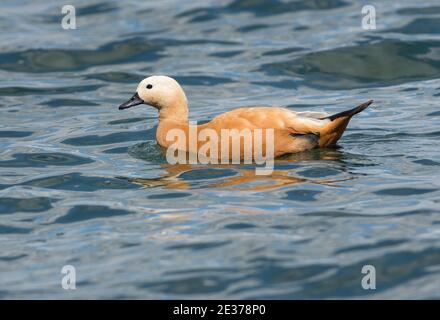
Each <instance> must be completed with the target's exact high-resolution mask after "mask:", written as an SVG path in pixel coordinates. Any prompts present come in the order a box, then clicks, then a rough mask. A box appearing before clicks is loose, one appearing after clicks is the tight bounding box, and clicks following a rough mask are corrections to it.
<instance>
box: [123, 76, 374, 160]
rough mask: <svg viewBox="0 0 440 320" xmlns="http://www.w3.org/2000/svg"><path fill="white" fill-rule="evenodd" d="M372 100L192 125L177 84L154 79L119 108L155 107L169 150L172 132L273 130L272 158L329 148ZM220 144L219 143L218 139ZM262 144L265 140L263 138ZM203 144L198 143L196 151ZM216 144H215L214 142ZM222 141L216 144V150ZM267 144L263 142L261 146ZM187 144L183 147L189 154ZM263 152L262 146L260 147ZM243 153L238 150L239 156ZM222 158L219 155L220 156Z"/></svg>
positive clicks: (241, 114)
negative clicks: (332, 110)
mask: <svg viewBox="0 0 440 320" xmlns="http://www.w3.org/2000/svg"><path fill="white" fill-rule="evenodd" d="M372 102H373V100H369V101H367V102H365V103H362V104H361V105H359V106H357V107H355V108H353V109H350V110H346V111H343V112H340V113H337V114H333V115H329V114H327V113H325V112H312V111H307V112H294V111H292V110H289V109H286V108H282V107H263V106H261V107H260V106H256V107H246V108H238V109H234V110H232V111H228V112H225V113H223V114H221V115H219V116H217V117H215V118H214V119H213V120H211V121H210V122H208V123H205V124H202V125H192V124H190V123H189V121H188V100H187V98H186V96H185V92H184V91H183V89H182V87H181V86H180V85H179V83H178V82H177V81H176V80H174V79H173V78H171V77H167V76H162V75H155V76H151V77H148V78H145V79H144V80H142V81H141V82H140V83H139V85H138V87H137V90H136V93H135V94H134V95H133V97H132V98H131V99H130V100H128V101H127V102H125V103H123V104H121V105H120V106H119V110H124V109H128V108H131V107H134V106H137V105H141V104H147V105H150V106H153V107H155V108H156V109H157V110H158V113H159V125H158V127H157V131H156V140H157V143H158V144H159V145H160V146H162V147H164V148H168V147H170V146H171V145H173V143H174V141H173V140H170V139H168V138H169V137H167V134H168V133H169V132H170V130H172V129H180V130H182V131H183V132H184V133H185V134H187V136H189V135H190V131H191V129H195V130H197V131H198V132H199V131H200V130H203V129H211V132H212V131H213V132H215V133H217V134H218V136H219V137H220V136H221V133H220V131H221V130H222V129H237V130H243V129H249V130H250V131H252V132H253V131H255V130H256V129H261V130H267V129H273V138H274V139H273V154H274V156H275V157H277V156H281V155H283V154H288V153H295V152H301V151H305V150H309V149H313V148H325V147H331V146H334V145H335V144H336V142H337V141H338V140H339V138H341V136H342V134H343V133H344V131H345V129H346V127H347V124H348V123H349V121H350V119H351V117H352V116H354V115H355V114H357V113H359V112H361V111H363V110H364V109H365V108H367V107H368V106H369V105H370V104H371V103H372ZM220 140H221V139H220ZM263 140H264V137H263ZM203 143H204V142H203V141H197V142H196V146H197V148H198V150H199V148H201V146H202V145H203ZM216 143H217V142H216ZM221 143H222V142H221V141H218V146H219V149H220V148H221ZM264 144H266V140H264V141H263V145H264ZM189 145H190V142H189V140H187V141H186V144H185V145H184V146H183V147H182V148H183V149H184V150H183V151H188V150H189ZM263 148H264V146H263ZM245 152H246V151H245V150H244V149H243V145H242V146H241V150H240V154H241V156H243V154H244V153H245ZM219 154H221V153H219Z"/></svg>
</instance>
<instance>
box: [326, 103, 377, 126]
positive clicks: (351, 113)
mask: <svg viewBox="0 0 440 320" xmlns="http://www.w3.org/2000/svg"><path fill="white" fill-rule="evenodd" d="M372 103H373V100H369V101H367V102H364V103H362V104H361V105H359V106H357V107H356V108H353V109H350V110H346V111H342V112H339V113H336V114H334V115H331V116H330V117H327V118H324V119H330V120H331V121H333V120H335V119H338V118H341V117H352V116H354V115H355V114H357V113H359V112H361V111H363V110H364V109H366V108H367V107H368V106H369V105H370V104H372Z"/></svg>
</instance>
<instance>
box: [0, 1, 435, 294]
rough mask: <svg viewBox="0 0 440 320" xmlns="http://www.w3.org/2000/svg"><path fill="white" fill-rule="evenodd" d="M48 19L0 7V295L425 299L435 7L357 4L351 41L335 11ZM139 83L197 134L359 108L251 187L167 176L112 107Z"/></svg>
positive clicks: (216, 177) (178, 6) (225, 179)
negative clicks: (70, 276)
mask: <svg viewBox="0 0 440 320" xmlns="http://www.w3.org/2000/svg"><path fill="white" fill-rule="evenodd" d="M63 4H64V3H62V4H61V3H60V2H59V1H57V0H53V1H40V2H34V1H25V2H20V3H16V2H14V1H6V2H5V1H3V2H2V3H1V4H0V26H1V27H2V28H3V29H4V30H6V31H7V32H2V33H1V34H0V39H1V43H2V47H1V49H0V79H1V80H0V241H1V244H2V250H1V252H0V298H116V297H117V298H156V299H158V298H165V299H170V298H180V299H182V298H183V299H185V298H302V299H304V298H338V297H342V298H359V297H362V298H439V297H440V294H439V290H438V288H439V286H440V283H439V279H440V277H439V268H438V264H439V262H440V258H439V257H440V255H439V246H438V237H439V227H440V218H439V209H438V207H439V203H440V200H439V195H440V190H439V189H440V188H439V179H438V175H439V170H438V168H439V166H440V153H439V148H438V138H439V135H440V131H439V129H438V128H439V121H440V118H439V116H440V113H439V109H438V105H439V104H438V99H439V96H440V79H439V78H440V45H439V44H440V24H439V23H438V22H439V19H440V7H439V5H438V1H435V0H428V1H424V2H423V3H419V2H417V1H411V0H405V1H399V4H398V5H397V4H395V3H394V2H392V1H388V2H387V1H385V2H384V1H372V2H371V1H370V2H369V4H372V5H374V6H375V7H376V10H377V15H378V17H377V29H376V30H368V31H366V30H363V29H362V28H361V17H362V15H361V8H362V5H361V4H359V3H358V2H356V1H351V0H343V1H341V0H319V1H318V0H310V1H308V0H307V1H297V0H283V1H281V0H279V1H278V0H277V1H266V0H226V1H220V2H219V1H211V0H209V1H205V0H203V1H202V0H194V1H185V2H184V1H177V0H170V1H156V2H154V1H134V0H128V1H126V2H124V3H121V2H118V1H114V0H106V1H101V0H98V1H91V2H90V1H82V0H79V1H75V3H74V5H75V7H76V12H77V27H78V28H77V29H76V30H64V29H62V28H61V26H60V21H61V16H60V8H61V5H63ZM3 29H2V30H3ZM151 74H167V75H170V76H173V77H175V78H176V79H177V80H178V81H179V82H180V83H181V84H182V85H183V87H184V89H185V92H186V93H187V96H188V99H189V102H190V118H191V120H197V121H198V122H199V123H202V122H204V121H207V120H209V119H211V118H213V117H214V116H216V115H218V114H220V113H222V112H225V111H228V110H231V109H233V108H236V107H239V106H249V105H270V106H273V105H281V106H286V107H288V108H291V109H293V110H299V111H305V110H313V111H322V110H324V109H325V110H326V111H328V112H339V111H341V110H344V109H348V108H350V107H354V106H355V105H357V104H358V103H359V101H366V100H369V99H374V100H375V104H374V106H372V107H371V108H370V109H368V110H366V111H365V112H363V113H362V114H360V115H359V116H357V117H356V118H355V119H353V121H352V122H351V123H350V126H349V128H348V130H347V132H346V134H345V135H344V137H343V138H342V139H341V140H340V147H339V148H337V149H325V150H312V151H310V152H305V153H299V154H293V155H286V156H284V157H282V158H280V159H277V160H276V161H275V168H274V169H275V170H274V172H273V174H271V175H269V176H258V175H256V174H255V166H254V165H245V164H240V165H175V166H171V165H169V164H167V162H166V158H165V156H164V152H163V150H161V148H159V147H158V146H157V145H156V143H155V141H154V140H155V131H156V125H157V119H156V118H157V115H156V111H155V110H153V109H152V108H149V107H147V106H139V107H138V108H133V109H130V110H129V111H127V112H120V111H118V110H117V106H118V105H119V104H120V103H121V102H122V101H124V100H125V99H126V97H127V96H128V95H130V94H132V93H133V91H134V89H135V87H136V85H137V83H138V81H139V80H140V79H142V78H144V77H145V76H148V75H151ZM66 264H72V265H74V266H75V267H76V270H77V279H78V283H77V290H75V292H66V291H65V290H61V289H60V285H59V283H60V270H61V268H62V267H63V266H64V265H66ZM365 264H371V265H373V266H375V267H376V275H377V290H375V291H374V292H371V291H365V290H362V288H361V285H360V281H361V277H362V274H361V269H362V266H363V265H365Z"/></svg>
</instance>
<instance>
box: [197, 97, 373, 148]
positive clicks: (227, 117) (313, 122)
mask: <svg viewBox="0 0 440 320" xmlns="http://www.w3.org/2000/svg"><path fill="white" fill-rule="evenodd" d="M371 103H373V100H370V101H367V102H365V103H363V104H361V105H359V106H357V107H356V108H353V109H350V110H347V111H343V112H340V113H337V114H334V115H329V114H328V113H325V112H312V111H305V112H294V111H292V110H289V109H286V108H280V107H248V108H239V109H235V110H232V111H229V112H226V113H223V114H221V115H220V116H218V117H216V118H214V119H213V120H212V121H211V122H209V123H207V124H205V125H203V126H202V127H209V128H213V129H238V130H242V129H269V128H271V129H275V130H277V131H278V132H284V133H287V134H290V135H292V136H295V135H306V134H313V135H316V136H318V137H319V145H320V146H321V147H327V146H330V145H334V144H335V143H336V142H337V141H338V139H339V138H340V137H341V136H342V133H343V132H344V130H345V128H346V127H347V124H348V122H349V121H350V119H351V117H352V116H353V115H355V114H357V113H359V112H361V111H362V110H364V109H365V108H367V107H368V106H369V105H370V104H371Z"/></svg>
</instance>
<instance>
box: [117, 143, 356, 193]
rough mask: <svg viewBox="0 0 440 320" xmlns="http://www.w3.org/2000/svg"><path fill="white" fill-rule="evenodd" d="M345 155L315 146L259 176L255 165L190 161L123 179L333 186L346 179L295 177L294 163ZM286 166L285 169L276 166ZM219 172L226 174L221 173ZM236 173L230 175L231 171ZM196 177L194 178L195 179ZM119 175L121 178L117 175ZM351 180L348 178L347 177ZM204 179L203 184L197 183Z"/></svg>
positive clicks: (256, 187)
mask: <svg viewBox="0 0 440 320" xmlns="http://www.w3.org/2000/svg"><path fill="white" fill-rule="evenodd" d="M343 157H344V154H343V153H342V152H340V151H338V150H336V149H317V150H312V151H309V152H303V153H297V154H291V155H287V156H284V157H282V158H279V159H276V161H275V169H274V170H273V172H272V174H270V175H258V174H256V172H255V167H254V166H246V165H190V164H175V165H170V164H162V165H161V167H162V169H163V170H164V171H165V173H164V174H162V175H161V176H160V177H158V178H152V179H144V178H128V177H126V178H124V179H127V180H129V181H130V182H132V183H137V184H141V185H142V186H144V187H146V188H152V187H164V188H167V189H181V190H185V189H197V188H233V189H234V190H242V191H264V190H272V189H277V188H281V187H284V186H288V185H293V184H298V183H305V182H307V183H314V184H325V185H332V186H335V185H334V183H336V182H340V181H345V180H347V178H345V179H338V180H332V179H319V178H313V179H309V178H305V177H298V176H295V175H294V174H293V172H294V170H293V168H289V165H294V163H295V162H302V161H317V160H324V161H340V160H341V159H342V158H343ZM277 167H278V168H284V167H287V169H277ZM206 170H211V171H212V170H216V171H219V173H217V174H216V176H215V177H212V176H210V175H209V174H206ZM222 171H225V172H228V174H224V175H222V173H221V172H222ZM231 171H232V172H234V173H235V174H232V175H231V174H230V172H231ZM194 177H197V178H194ZM120 178H121V177H120ZM348 179H351V178H348ZM201 180H203V181H204V183H203V187H201V186H200V185H197V183H196V182H200V181H201Z"/></svg>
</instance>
